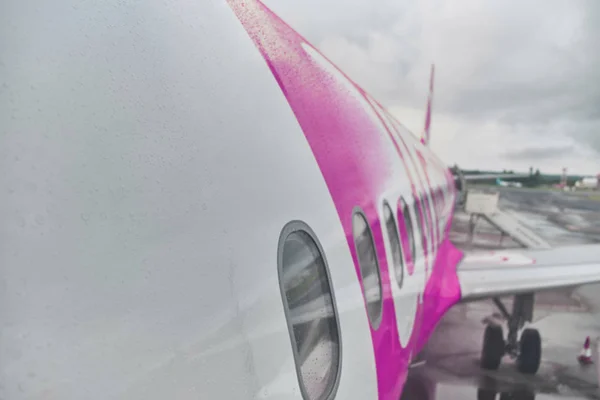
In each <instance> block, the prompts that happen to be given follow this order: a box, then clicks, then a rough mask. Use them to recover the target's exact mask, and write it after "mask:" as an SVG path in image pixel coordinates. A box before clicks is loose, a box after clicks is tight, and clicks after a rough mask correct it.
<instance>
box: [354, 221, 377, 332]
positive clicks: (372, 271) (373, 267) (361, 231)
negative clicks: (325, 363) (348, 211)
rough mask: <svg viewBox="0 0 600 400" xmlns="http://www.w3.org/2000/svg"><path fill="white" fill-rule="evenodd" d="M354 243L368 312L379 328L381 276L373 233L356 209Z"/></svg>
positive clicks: (374, 325) (372, 321)
mask: <svg viewBox="0 0 600 400" xmlns="http://www.w3.org/2000/svg"><path fill="white" fill-rule="evenodd" d="M352 230H353V234H354V244H355V246H356V254H357V256H358V263H359V266H360V274H361V276H362V280H363V286H364V287H363V289H364V291H365V299H366V301H367V314H368V315H369V321H371V326H372V327H373V329H377V328H379V323H380V322H381V311H382V305H383V301H382V294H381V292H382V290H381V277H380V276H379V263H378V262H377V252H376V251H375V244H374V243H373V235H372V233H371V229H370V228H369V224H368V223H367V220H366V218H365V216H364V215H363V213H362V212H360V211H355V212H354V217H353V221H352Z"/></svg>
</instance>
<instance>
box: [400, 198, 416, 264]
mask: <svg viewBox="0 0 600 400" xmlns="http://www.w3.org/2000/svg"><path fill="white" fill-rule="evenodd" d="M400 207H401V210H402V215H403V217H404V226H405V227H406V234H407V236H408V246H409V251H410V256H411V258H412V260H413V262H414V261H415V257H416V250H415V247H416V246H415V232H414V230H413V224H412V220H411V219H410V210H409V208H408V204H406V202H405V201H404V199H403V198H402V197H401V198H400Z"/></svg>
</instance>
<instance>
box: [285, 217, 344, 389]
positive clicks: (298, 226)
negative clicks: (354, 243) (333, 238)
mask: <svg viewBox="0 0 600 400" xmlns="http://www.w3.org/2000/svg"><path fill="white" fill-rule="evenodd" d="M298 231H302V232H304V233H306V234H307V235H308V236H309V237H310V239H311V240H312V241H313V243H314V245H315V247H316V250H318V251H319V254H320V255H321V259H322V260H323V268H324V270H325V276H326V278H327V284H328V285H329V295H330V296H331V307H332V309H333V314H334V319H335V326H336V329H337V346H338V352H337V353H338V354H337V359H336V360H335V361H336V372H335V375H334V377H333V383H332V385H331V388H330V390H329V391H328V392H326V395H324V396H321V397H320V398H318V399H317V400H333V399H334V398H335V396H336V394H337V391H338V388H339V385H340V377H341V374H342V361H343V358H342V352H343V343H342V330H341V327H340V318H339V312H338V308H337V300H336V298H335V290H334V287H333V282H332V280H331V272H330V270H329V263H328V262H327V257H326V256H325V251H324V249H323V246H322V245H321V242H320V241H319V239H318V238H317V235H316V234H315V232H314V231H313V230H312V229H311V227H310V226H309V225H308V224H306V223H305V222H303V221H300V220H294V221H290V222H288V223H287V224H286V225H285V226H284V227H283V228H282V230H281V233H280V234H279V242H278V244H277V280H278V285H279V291H280V294H281V300H282V303H283V304H282V305H283V313H284V315H285V320H286V325H287V328H288V334H289V337H290V345H291V347H292V353H293V356H294V357H293V358H294V365H295V369H296V377H297V379H298V386H299V388H300V392H301V394H302V398H303V399H305V400H313V399H310V397H309V394H308V391H307V389H306V384H305V383H304V378H303V375H302V365H301V360H300V354H299V353H298V344H297V343H298V342H297V341H296V335H295V334H294V326H293V324H292V322H291V321H292V320H291V318H290V308H289V304H288V299H287V293H286V290H285V287H284V285H283V269H284V265H283V253H284V248H285V243H286V241H287V238H288V237H289V236H290V235H291V234H293V233H295V232H298Z"/></svg>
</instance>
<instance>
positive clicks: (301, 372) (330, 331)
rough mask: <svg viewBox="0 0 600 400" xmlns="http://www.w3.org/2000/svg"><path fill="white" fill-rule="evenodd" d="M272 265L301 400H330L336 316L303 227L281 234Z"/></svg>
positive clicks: (317, 253) (336, 370) (335, 368)
mask: <svg viewBox="0 0 600 400" xmlns="http://www.w3.org/2000/svg"><path fill="white" fill-rule="evenodd" d="M278 264H279V285H280V287H281V292H282V297H283V305H284V309H285V313H286V317H287V321H288V328H289V333H290V339H291V342H292V348H293V353H294V360H295V362H296V372H297V374H298V379H299V382H300V388H301V391H302V395H303V398H304V399H306V400H315V399H318V400H322V399H326V398H330V396H332V395H333V393H334V392H335V390H336V388H337V382H338V379H339V376H340V361H341V344H340V334H339V324H338V316H337V310H336V306H335V297H334V296H333V293H332V288H331V283H330V277H329V271H328V269H327V263H326V260H325V258H324V256H323V252H322V250H321V248H320V246H319V244H318V242H317V241H316V239H315V236H314V234H313V233H312V231H311V230H310V228H308V226H306V225H305V224H303V223H300V222H294V223H291V224H288V225H287V226H286V227H285V228H284V229H283V231H282V233H281V237H280V241H279V255H278Z"/></svg>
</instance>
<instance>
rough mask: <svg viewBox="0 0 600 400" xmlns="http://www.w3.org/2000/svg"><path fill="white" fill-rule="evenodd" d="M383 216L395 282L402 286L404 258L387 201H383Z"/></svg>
mask: <svg viewBox="0 0 600 400" xmlns="http://www.w3.org/2000/svg"><path fill="white" fill-rule="evenodd" d="M383 218H384V220H385V229H386V231H387V236H388V240H389V242H390V250H391V251H392V262H393V264H394V275H395V276H396V283H397V284H398V286H399V287H402V282H403V281H404V260H403V258H402V246H401V245H400V235H399V234H398V227H397V226H396V221H395V219H394V213H393V211H392V209H391V207H390V205H389V204H388V203H387V202H384V203H383Z"/></svg>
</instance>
